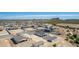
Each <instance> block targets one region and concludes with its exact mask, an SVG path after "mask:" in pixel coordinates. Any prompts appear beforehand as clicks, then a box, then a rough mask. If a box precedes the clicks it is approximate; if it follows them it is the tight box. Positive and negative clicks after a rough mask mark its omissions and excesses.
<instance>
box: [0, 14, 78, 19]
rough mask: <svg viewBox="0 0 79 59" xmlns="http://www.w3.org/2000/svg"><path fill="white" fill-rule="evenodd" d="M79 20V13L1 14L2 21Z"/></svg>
mask: <svg viewBox="0 0 79 59" xmlns="http://www.w3.org/2000/svg"><path fill="white" fill-rule="evenodd" d="M56 17H59V18H60V19H79V12H0V19H51V18H56Z"/></svg>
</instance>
